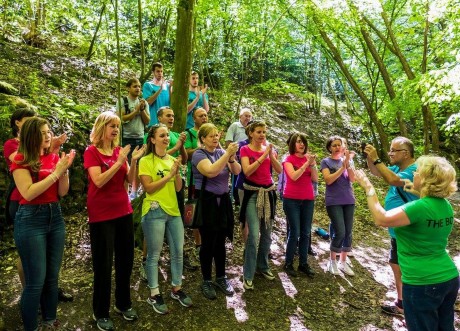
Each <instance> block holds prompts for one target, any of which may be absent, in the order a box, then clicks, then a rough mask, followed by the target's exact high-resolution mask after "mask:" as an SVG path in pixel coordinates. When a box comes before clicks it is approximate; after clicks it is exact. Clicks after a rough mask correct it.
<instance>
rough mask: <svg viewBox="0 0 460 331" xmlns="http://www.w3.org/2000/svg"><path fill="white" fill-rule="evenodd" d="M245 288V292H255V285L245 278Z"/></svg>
mask: <svg viewBox="0 0 460 331" xmlns="http://www.w3.org/2000/svg"><path fill="white" fill-rule="evenodd" d="M243 287H244V289H245V290H254V284H253V283H252V280H247V279H244V277H243Z"/></svg>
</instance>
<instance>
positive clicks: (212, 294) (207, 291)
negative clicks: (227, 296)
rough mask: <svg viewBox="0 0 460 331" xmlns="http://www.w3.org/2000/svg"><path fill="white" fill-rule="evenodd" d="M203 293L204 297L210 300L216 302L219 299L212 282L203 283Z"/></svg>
mask: <svg viewBox="0 0 460 331" xmlns="http://www.w3.org/2000/svg"><path fill="white" fill-rule="evenodd" d="M201 292H203V295H204V296H205V297H206V298H208V299H209V300H214V299H215V298H216V297H217V296H216V290H215V289H214V286H212V281H210V280H205V281H203V284H201Z"/></svg>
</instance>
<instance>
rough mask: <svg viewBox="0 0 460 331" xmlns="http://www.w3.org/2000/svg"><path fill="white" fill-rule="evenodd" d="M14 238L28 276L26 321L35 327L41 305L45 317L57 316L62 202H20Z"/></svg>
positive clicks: (28, 326) (23, 305)
mask: <svg viewBox="0 0 460 331" xmlns="http://www.w3.org/2000/svg"><path fill="white" fill-rule="evenodd" d="M14 241H15V243H16V246H17V248H18V252H19V256H20V257H21V261H22V267H23V269H24V276H25V286H24V289H23V291H22V296H21V316H22V321H23V322H24V329H25V330H26V331H27V330H35V329H36V328H37V327H38V321H37V310H38V307H39V306H40V307H41V314H42V319H43V321H45V322H47V321H54V320H55V319H56V310H57V302H58V276H59V269H60V268H61V261H62V256H63V253H64V242H65V224H64V219H63V218H62V214H61V206H60V205H59V203H58V202H54V203H49V204H41V205H20V206H19V209H18V211H17V213H16V217H15V221H14Z"/></svg>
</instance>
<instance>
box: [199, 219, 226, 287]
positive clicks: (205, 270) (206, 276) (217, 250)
mask: <svg viewBox="0 0 460 331" xmlns="http://www.w3.org/2000/svg"><path fill="white" fill-rule="evenodd" d="M200 234H201V248H200V263H201V273H202V275H203V280H212V260H213V258H214V264H215V265H216V278H220V277H224V276H225V257H226V252H225V238H226V232H225V230H219V231H217V230H213V229H210V228H209V227H206V226H203V227H201V228H200Z"/></svg>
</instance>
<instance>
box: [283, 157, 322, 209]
mask: <svg viewBox="0 0 460 331" xmlns="http://www.w3.org/2000/svg"><path fill="white" fill-rule="evenodd" d="M307 161H308V160H307V158H306V157H298V156H296V155H289V156H288V157H287V158H286V160H284V162H283V167H284V172H285V176H286V177H285V178H286V184H285V185H284V192H283V198H288V199H297V200H315V195H314V193H313V184H312V182H311V169H310V168H307V169H305V171H304V172H303V174H302V175H301V176H300V177H299V178H297V180H296V181H293V180H292V179H291V177H289V175H288V174H287V172H286V168H285V164H286V162H289V163H291V164H292V166H293V167H294V170H297V169H299V168H300V167H301V166H302V165H303V164H304V163H305V162H307Z"/></svg>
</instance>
